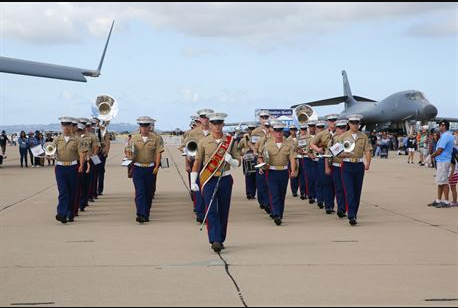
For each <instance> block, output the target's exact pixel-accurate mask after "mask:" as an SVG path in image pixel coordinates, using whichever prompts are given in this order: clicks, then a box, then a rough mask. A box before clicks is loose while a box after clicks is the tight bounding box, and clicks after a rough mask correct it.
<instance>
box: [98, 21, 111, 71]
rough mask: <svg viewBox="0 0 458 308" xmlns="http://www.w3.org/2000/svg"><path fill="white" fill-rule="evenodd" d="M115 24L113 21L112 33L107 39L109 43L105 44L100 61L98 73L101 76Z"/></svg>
mask: <svg viewBox="0 0 458 308" xmlns="http://www.w3.org/2000/svg"><path fill="white" fill-rule="evenodd" d="M114 23H115V21H114V20H113V23H112V24H111V29H110V33H109V34H108V39H107V42H106V44H105V48H104V49H103V54H102V58H101V59H100V63H99V67H98V68H97V72H98V73H99V74H100V71H101V70H102V65H103V60H105V54H106V53H107V48H108V43H110V38H111V32H113V27H114Z"/></svg>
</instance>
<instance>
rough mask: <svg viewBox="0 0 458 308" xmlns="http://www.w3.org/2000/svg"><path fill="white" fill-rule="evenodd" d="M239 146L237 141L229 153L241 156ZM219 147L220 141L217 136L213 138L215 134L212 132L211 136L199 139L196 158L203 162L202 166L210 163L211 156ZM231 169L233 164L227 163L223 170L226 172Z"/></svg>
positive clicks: (233, 155) (233, 156) (236, 157)
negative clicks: (216, 138)
mask: <svg viewBox="0 0 458 308" xmlns="http://www.w3.org/2000/svg"><path fill="white" fill-rule="evenodd" d="M223 138H226V136H223ZM223 138H221V139H223ZM234 142H236V141H234ZM237 146H238V145H237V143H235V144H234V145H233V147H232V151H231V152H230V153H229V154H231V156H232V158H234V159H239V158H240V153H239V151H238V150H237ZM217 148H218V143H217V142H216V140H215V138H213V136H212V135H211V134H210V135H209V136H207V137H205V138H203V139H202V140H200V141H199V145H198V147H197V155H196V160H199V161H200V162H202V164H203V165H202V166H205V165H206V164H207V163H208V161H209V160H210V158H211V157H212V155H213V153H215V151H216V149H217ZM223 164H224V163H223ZM229 170H231V165H229V164H226V166H225V168H224V170H223V172H226V171H229ZM218 171H220V170H218Z"/></svg>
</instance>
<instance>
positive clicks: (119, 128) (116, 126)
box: [0, 123, 138, 134]
mask: <svg viewBox="0 0 458 308" xmlns="http://www.w3.org/2000/svg"><path fill="white" fill-rule="evenodd" d="M137 128H138V126H137V125H134V124H129V123H112V124H110V126H108V130H109V131H111V132H126V131H127V132H134V131H136V130H137ZM2 130H6V132H7V133H8V134H11V133H19V132H20V131H25V132H29V131H36V130H39V131H60V130H61V127H60V124H59V123H55V124H47V125H46V124H17V125H1V124H0V131H2Z"/></svg>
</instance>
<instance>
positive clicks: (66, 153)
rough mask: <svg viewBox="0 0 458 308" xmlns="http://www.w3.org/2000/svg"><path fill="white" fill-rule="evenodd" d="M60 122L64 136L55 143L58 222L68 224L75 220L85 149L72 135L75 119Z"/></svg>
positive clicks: (63, 119)
mask: <svg viewBox="0 0 458 308" xmlns="http://www.w3.org/2000/svg"><path fill="white" fill-rule="evenodd" d="M59 120H60V122H61V125H62V132H63V134H62V135H60V136H59V137H58V138H57V139H56V140H55V141H54V144H55V146H56V149H57V150H56V170H55V171H56V172H55V173H56V181H57V189H58V190H59V203H58V206H57V215H56V220H58V221H60V222H61V223H67V222H68V220H73V218H74V209H73V205H74V204H75V199H76V189H77V175H78V173H82V172H83V163H84V154H85V153H84V150H85V148H84V146H83V144H82V143H80V142H78V140H77V138H75V137H74V136H73V135H72V126H73V124H72V122H73V118H70V117H61V118H59ZM78 162H79V164H78Z"/></svg>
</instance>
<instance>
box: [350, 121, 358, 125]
mask: <svg viewBox="0 0 458 308" xmlns="http://www.w3.org/2000/svg"><path fill="white" fill-rule="evenodd" d="M359 123H360V122H359V121H350V124H354V125H358V124H359Z"/></svg>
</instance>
